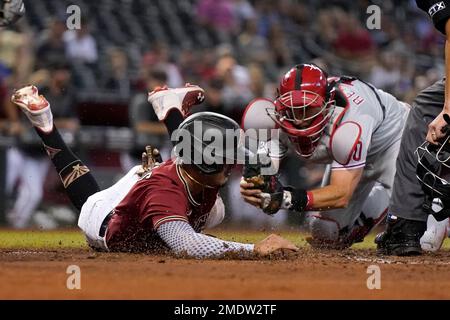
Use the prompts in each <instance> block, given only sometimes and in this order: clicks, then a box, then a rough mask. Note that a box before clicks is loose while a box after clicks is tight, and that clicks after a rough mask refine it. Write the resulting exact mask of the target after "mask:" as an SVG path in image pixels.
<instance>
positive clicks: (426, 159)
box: [415, 135, 450, 221]
mask: <svg viewBox="0 0 450 320" xmlns="http://www.w3.org/2000/svg"><path fill="white" fill-rule="evenodd" d="M415 153H416V155H417V171H416V176H417V179H418V180H419V183H420V185H421V186H422V190H423V191H424V193H425V199H424V204H423V207H424V209H425V210H426V211H427V212H428V213H430V214H432V215H433V216H434V217H435V218H436V220H438V221H442V220H444V219H445V218H447V217H449V216H450V135H447V136H446V137H445V139H444V140H443V142H442V143H441V144H439V145H433V144H431V143H428V142H424V143H423V144H422V145H420V146H419V147H418V148H417V149H416V151H415Z"/></svg>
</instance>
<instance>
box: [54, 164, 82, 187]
mask: <svg viewBox="0 0 450 320" xmlns="http://www.w3.org/2000/svg"><path fill="white" fill-rule="evenodd" d="M76 162H78V163H77V164H75V165H69V166H67V167H66V168H64V169H63V170H62V171H61V172H60V174H59V176H60V178H61V181H62V183H63V185H64V188H67V187H68V186H70V184H71V183H72V182H74V181H75V180H77V179H78V178H80V177H82V176H84V175H85V174H86V173H88V172H89V171H90V170H89V168H88V167H86V166H85V165H83V164H82V163H81V162H80V161H76ZM66 172H67V173H66Z"/></svg>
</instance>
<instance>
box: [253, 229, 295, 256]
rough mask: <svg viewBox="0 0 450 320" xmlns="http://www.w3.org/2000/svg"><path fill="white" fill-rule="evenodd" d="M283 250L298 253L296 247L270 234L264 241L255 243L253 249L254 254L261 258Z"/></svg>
mask: <svg viewBox="0 0 450 320" xmlns="http://www.w3.org/2000/svg"><path fill="white" fill-rule="evenodd" d="M283 250H287V251H290V252H295V251H298V247H297V246H296V245H295V244H293V243H292V242H290V241H289V240H286V239H284V238H283V237H280V236H278V235H276V234H271V235H270V236H268V237H267V238H265V239H264V240H262V241H260V242H258V243H256V244H255V248H254V251H255V253H256V254H258V255H261V256H267V255H270V254H272V253H276V252H279V251H283Z"/></svg>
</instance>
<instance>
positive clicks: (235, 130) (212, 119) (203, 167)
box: [174, 112, 245, 175]
mask: <svg viewBox="0 0 450 320" xmlns="http://www.w3.org/2000/svg"><path fill="white" fill-rule="evenodd" d="M185 139H187V140H185ZM180 140H181V141H180ZM243 141H244V135H243V131H242V129H241V128H240V127H239V125H238V124H237V123H236V122H235V121H234V120H233V119H231V118H228V117H226V116H224V115H221V114H218V113H214V112H198V113H195V114H193V115H191V116H189V117H188V118H186V119H185V120H184V121H183V122H182V123H181V124H180V126H179V127H178V130H177V132H176V134H175V142H176V143H177V144H176V145H175V148H174V152H175V155H176V156H177V157H178V159H180V160H181V162H182V163H185V164H191V165H193V166H194V167H195V168H196V169H197V170H199V171H200V172H201V173H203V174H207V175H212V174H217V173H220V172H222V171H224V172H225V174H226V175H228V174H229V173H230V172H231V170H232V169H233V168H234V167H235V166H236V165H237V164H239V160H240V159H244V157H245V149H244V145H243ZM186 142H188V143H187V144H186Z"/></svg>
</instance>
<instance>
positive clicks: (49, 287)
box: [0, 248, 450, 299]
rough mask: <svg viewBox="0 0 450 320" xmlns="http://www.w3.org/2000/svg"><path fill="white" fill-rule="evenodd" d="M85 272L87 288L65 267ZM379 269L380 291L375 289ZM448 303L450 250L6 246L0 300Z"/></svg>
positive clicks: (1, 261) (0, 274)
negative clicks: (152, 251) (189, 254)
mask: <svg viewBox="0 0 450 320" xmlns="http://www.w3.org/2000/svg"><path fill="white" fill-rule="evenodd" d="M74 264H75V265H78V266H79V267H80V268H81V290H68V289H67V288H66V280H67V277H68V276H69V275H68V274H66V269H67V267H68V266H69V265H74ZM369 265H378V266H379V267H380V270H381V290H369V289H368V288H367V285H366V281H367V278H368V277H369V276H370V275H369V274H367V268H368V266H369ZM55 298H58V299H360V298H362V299H418V298H420V299H443V298H447V299H448V298H450V252H449V251H447V250H446V251H442V252H440V253H438V254H433V255H425V256H423V257H410V258H391V257H384V258H383V257H380V256H377V255H376V254H375V253H374V251H373V250H367V249H359V250H346V251H344V252H337V251H313V250H311V249H309V248H302V250H301V252H300V253H299V254H298V255H297V256H295V257H291V258H289V259H284V260H262V261H228V260H206V261H198V260H190V259H176V258H173V257H167V256H146V255H137V254H116V253H95V252H92V251H90V250H89V249H85V248H83V249H76V248H74V249H51V250H50V249H33V250H27V249H1V250H0V299H55Z"/></svg>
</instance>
